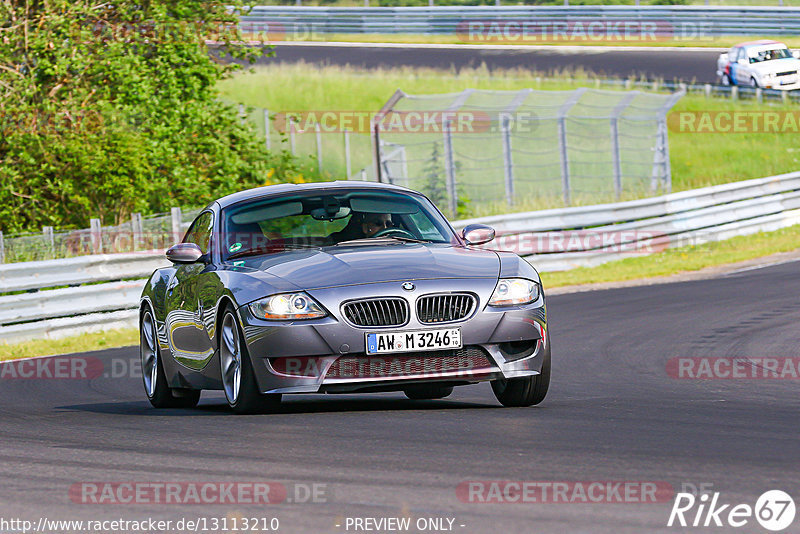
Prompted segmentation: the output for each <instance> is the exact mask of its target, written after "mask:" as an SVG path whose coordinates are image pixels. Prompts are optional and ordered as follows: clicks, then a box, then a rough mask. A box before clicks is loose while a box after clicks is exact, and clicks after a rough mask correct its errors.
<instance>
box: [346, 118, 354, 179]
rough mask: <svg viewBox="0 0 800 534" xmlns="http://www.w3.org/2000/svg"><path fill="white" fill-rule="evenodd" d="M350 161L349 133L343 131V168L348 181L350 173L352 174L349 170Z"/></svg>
mask: <svg viewBox="0 0 800 534" xmlns="http://www.w3.org/2000/svg"><path fill="white" fill-rule="evenodd" d="M350 165H351V161H350V131H349V130H347V129H345V131H344V168H345V173H347V179H348V180H349V179H350V173H351V172H352V171H351V169H350Z"/></svg>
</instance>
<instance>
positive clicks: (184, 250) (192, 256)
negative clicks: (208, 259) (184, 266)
mask: <svg viewBox="0 0 800 534" xmlns="http://www.w3.org/2000/svg"><path fill="white" fill-rule="evenodd" d="M202 256H203V251H202V250H200V247H198V246H197V245H195V244H194V243H178V244H177V245H172V246H171V247H169V249H168V250H167V259H168V260H169V261H171V262H172V263H195V262H196V261H197V260H199V259H200V258H201V257H202Z"/></svg>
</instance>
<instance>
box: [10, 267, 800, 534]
mask: <svg viewBox="0 0 800 534" xmlns="http://www.w3.org/2000/svg"><path fill="white" fill-rule="evenodd" d="M798 295H800V263H786V264H782V265H777V266H770V267H767V268H762V269H757V270H750V271H746V272H742V273H733V274H729V275H727V276H724V277H721V278H716V279H709V280H701V281H693V282H682V283H674V284H664V285H657V286H642V287H633V288H624V289H615V290H606V291H596V292H586V293H575V294H567V295H556V296H552V297H550V298H549V300H548V308H549V313H550V317H549V319H550V328H551V334H552V343H553V383H552V387H551V390H550V395H549V396H548V397H547V399H546V400H545V401H544V403H543V404H541V405H540V406H538V407H532V408H520V409H516V408H515V409H510V408H502V407H500V406H499V405H498V403H497V402H496V401H495V400H494V397H493V396H492V393H491V390H490V388H489V386H488V385H487V384H479V385H474V386H465V387H461V388H456V391H455V393H454V394H453V395H452V397H451V398H449V399H446V400H439V401H410V400H406V399H405V397H403V396H402V394H396V393H384V394H373V395H347V396H333V395H329V396H322V395H315V396H292V397H285V398H286V401H285V402H284V406H283V408H282V411H281V412H280V413H276V414H271V415H255V416H235V415H232V414H231V413H229V412H228V410H227V408H226V407H225V405H224V403H223V401H222V399H221V398H220V395H219V394H204V397H203V399H202V400H201V404H200V406H199V407H198V409H195V410H168V411H158V410H154V409H152V408H151V407H150V406H149V404H148V403H147V402H146V400H145V398H144V393H143V391H142V384H141V379H140V378H139V376H138V375H136V374H135V373H125V369H122V370H120V369H119V367H120V366H122V367H124V365H125V362H130V361H131V360H133V361H135V360H136V358H137V351H136V349H133V348H127V349H116V350H108V351H104V352H98V353H93V354H90V355H89V356H92V357H98V358H100V359H102V360H103V361H104V362H105V365H106V367H105V371H104V372H105V373H111V374H125V375H126V376H125V377H123V378H114V377H113V376H112V377H107V378H97V379H93V380H56V379H27V380H22V379H20V380H14V379H9V378H8V377H6V378H4V379H0V398H1V399H2V402H1V403H0V503H1V504H0V517H2V518H6V519H8V518H29V519H31V520H34V521H36V520H37V518H39V517H41V516H46V517H48V518H49V519H79V518H83V519H100V518H107V519H111V518H124V519H128V520H136V519H141V518H147V517H157V518H164V519H180V518H181V517H187V518H194V517H214V516H216V517H235V516H240V515H241V516H258V517H278V518H279V519H280V524H281V528H280V532H320V533H325V532H330V533H335V532H347V530H345V528H344V525H345V523H343V521H345V520H346V518H347V517H360V518H363V517H402V516H410V517H411V518H413V519H414V520H416V519H417V518H421V517H450V518H454V519H455V523H454V525H455V526H454V531H455V532H464V533H468V532H469V533H472V532H479V533H500V532H559V533H560V532H608V533H620V532H637V533H638V532H657V531H669V532H675V531H679V530H680V529H676V528H674V527H673V528H671V529H668V528H666V522H667V518H668V515H669V512H670V510H671V506H672V499H669V500H668V501H667V502H660V503H655V504H635V503H634V504H631V503H627V504H605V503H603V504H587V503H582V502H576V503H562V504H541V503H528V504H522V503H514V504H507V503H505V504H477V503H468V502H462V500H460V499H459V497H458V496H457V493H456V487H457V486H458V485H459V483H461V482H464V481H468V480H516V481H520V480H524V481H592V480H600V481H608V480H614V481H664V482H668V483H669V484H670V485H671V486H672V488H673V489H674V490H675V491H679V490H680V489H681V488H682V487H683V484H687V483H688V484H693V485H695V486H699V485H701V484H711V485H713V491H719V492H720V493H721V497H720V500H721V502H727V503H734V504H737V503H749V504H750V505H754V504H755V501H756V498H757V497H758V496H759V495H760V494H761V493H762V492H764V491H766V490H770V489H782V490H784V491H787V492H788V493H790V494H791V495H793V496H794V498H795V500H797V499H798V497H800V492H798V489H800V488H798V481H800V463H798V461H797V459H798V457H800V440H798V413H800V395H798V384H800V382H798V380H763V379H738V380H687V379H675V378H671V377H670V376H668V373H667V372H666V362H667V360H668V359H669V358H672V357H676V356H710V357H724V358H733V357H739V358H741V357H759V356H765V357H766V356H797V353H798V345H797V324H798V323H799V322H800V301H799V300H798ZM114 368H116V370H114ZM86 481H100V482H124V481H138V482H175V481H240V482H248V481H250V482H252V481H256V482H263V481H277V482H281V483H283V484H285V485H286V486H287V487H293V486H291V485H292V484H297V483H300V484H314V483H316V484H325V485H326V491H327V493H328V498H327V500H328V502H325V503H315V504H297V503H282V504H274V505H270V506H257V507H253V506H248V505H229V504H228V505H204V506H197V505H192V504H189V505H181V506H168V505H158V504H156V505H154V504H138V505H102V504H96V505H91V504H75V503H73V502H72V501H71V500H70V499H69V498H68V490H69V488H70V486H71V485H73V484H75V483H79V482H86ZM337 524H340V525H342V526H340V527H336V526H335V525H337ZM460 525H464V526H463V527H461V526H460ZM798 526H800V518H798V519H796V520H795V523H794V524H793V527H792V529H790V530H789V531H788V532H791V531H795V532H796V531H797V529H798ZM690 530H691V529H690ZM708 530H709V529H703V528H699V529H693V530H691V531H699V532H704V531H708ZM711 530H713V531H715V532H726V531H733V529H731V528H715V529H711ZM412 531H415V530H414V529H412ZM737 531H738V532H742V531H747V532H763V531H764V530H763V529H761V528H760V527H758V525H757V524H755V521H754V520H753V519H751V520H750V523H748V528H745V529H738V530H737ZM349 532H353V530H352V529H351V530H349Z"/></svg>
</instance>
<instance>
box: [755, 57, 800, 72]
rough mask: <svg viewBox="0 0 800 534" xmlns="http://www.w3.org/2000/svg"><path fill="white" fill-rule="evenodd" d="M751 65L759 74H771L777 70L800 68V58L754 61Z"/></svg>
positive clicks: (784, 70) (785, 70)
mask: <svg viewBox="0 0 800 534" xmlns="http://www.w3.org/2000/svg"><path fill="white" fill-rule="evenodd" d="M750 67H751V68H752V69H753V70H755V71H756V72H758V73H759V74H769V73H777V72H787V71H791V70H798V69H800V59H795V58H784V59H773V60H772V61H762V62H761V63H753V64H751V65H750Z"/></svg>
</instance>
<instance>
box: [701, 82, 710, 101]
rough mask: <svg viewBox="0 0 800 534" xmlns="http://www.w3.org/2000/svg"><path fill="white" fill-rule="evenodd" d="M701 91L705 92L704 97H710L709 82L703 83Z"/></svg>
mask: <svg viewBox="0 0 800 534" xmlns="http://www.w3.org/2000/svg"><path fill="white" fill-rule="evenodd" d="M703 92H704V93H705V94H706V98H711V84H710V83H706V84H703Z"/></svg>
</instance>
